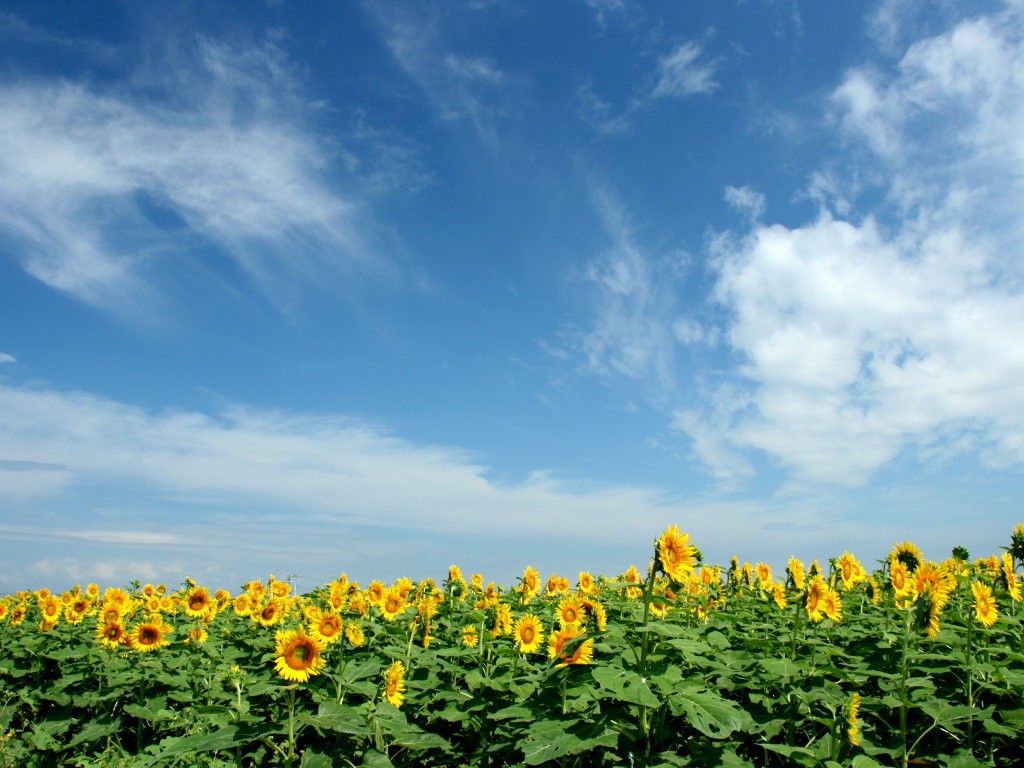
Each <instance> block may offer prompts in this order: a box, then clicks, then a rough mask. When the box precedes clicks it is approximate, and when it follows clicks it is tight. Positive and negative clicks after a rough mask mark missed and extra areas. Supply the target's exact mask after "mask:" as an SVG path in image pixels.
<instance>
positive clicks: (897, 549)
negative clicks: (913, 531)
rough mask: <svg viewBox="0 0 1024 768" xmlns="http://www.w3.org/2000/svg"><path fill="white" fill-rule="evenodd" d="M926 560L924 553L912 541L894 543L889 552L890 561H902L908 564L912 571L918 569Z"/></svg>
mask: <svg viewBox="0 0 1024 768" xmlns="http://www.w3.org/2000/svg"><path fill="white" fill-rule="evenodd" d="M923 560H924V553H923V552H921V550H920V548H919V547H918V546H917V545H916V544H914V543H913V542H912V541H901V542H900V543H899V544H895V545H893V548H892V552H890V553H889V562H890V564H891V563H893V562H900V563H903V564H904V565H905V566H907V569H908V570H909V571H911V572H913V571H915V570H917V567H918V565H920V564H921V562H922V561H923Z"/></svg>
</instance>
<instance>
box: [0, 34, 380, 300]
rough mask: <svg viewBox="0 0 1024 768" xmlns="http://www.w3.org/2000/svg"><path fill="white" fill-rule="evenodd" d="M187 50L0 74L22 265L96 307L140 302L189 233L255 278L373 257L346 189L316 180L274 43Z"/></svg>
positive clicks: (321, 270)
mask: <svg viewBox="0 0 1024 768" xmlns="http://www.w3.org/2000/svg"><path fill="white" fill-rule="evenodd" d="M194 53H195V57H194V59H191V60H180V61H174V62H168V64H169V66H167V67H166V68H165V69H164V70H162V74H161V75H159V76H156V75H149V76H147V75H145V74H144V73H137V76H136V79H135V80H134V81H129V82H121V83H117V84H114V85H110V86H106V87H102V88H101V87H99V86H96V85H93V84H90V83H86V82H74V81H67V80H64V81H44V80H29V79H24V78H22V79H15V80H11V79H8V80H7V81H6V82H5V84H3V85H2V86H0V101H3V103H4V110H3V113H2V115H0V227H2V228H3V229H6V230H7V231H8V232H9V233H11V234H13V235H14V236H15V237H16V238H18V240H19V242H20V245H21V248H22V251H21V253H22V256H21V258H22V263H23V264H24V266H25V268H26V269H27V270H28V271H29V272H31V273H32V274H33V275H34V276H36V277H37V278H39V279H40V280H42V281H44V282H46V283H47V284H49V285H51V286H53V287H55V288H57V289H60V290H63V291H66V292H68V293H70V294H72V295H74V296H76V297H78V298H80V299H83V300H85V301H88V302H91V303H94V304H97V305H101V306H110V305H115V306H116V305H118V304H120V303H124V302H129V301H131V300H132V297H133V296H134V297H136V301H137V303H138V304H145V303H146V301H147V300H148V299H147V298H145V295H144V294H143V297H142V298H141V299H140V298H138V297H139V293H140V292H141V291H142V290H143V289H144V288H145V282H144V279H143V278H142V276H141V275H142V273H143V271H144V269H145V268H146V265H147V262H148V261H149V260H151V259H156V258H161V257H163V254H165V253H167V252H169V251H170V252H172V253H173V251H174V250H175V249H176V248H180V247H182V243H184V242H191V243H192V244H194V240H191V241H189V238H194V237H196V236H198V237H200V238H202V239H205V240H206V241H208V242H210V243H212V244H214V245H216V246H219V247H221V248H223V249H224V250H225V251H226V252H227V253H228V254H230V255H231V256H232V257H233V258H234V259H236V260H237V261H238V263H239V264H240V265H241V266H242V267H244V268H245V269H246V270H247V271H248V273H249V274H250V275H251V276H253V277H254V278H256V279H257V280H260V281H261V282H262V284H263V286H264V288H265V289H266V290H267V291H268V292H272V291H273V290H274V285H275V280H281V279H282V278H286V279H287V278H292V279H294V278H296V277H311V276H313V275H314V274H315V275H318V276H320V277H321V278H322V277H324V276H325V275H330V274H332V273H338V272H343V271H348V270H351V269H370V270H372V269H376V268H379V267H380V266H381V264H380V261H379V259H378V258H377V257H376V256H374V255H373V250H372V248H371V247H370V245H369V244H368V237H367V235H368V233H367V231H366V230H365V227H364V226H363V225H360V224H357V221H358V220H359V218H358V214H359V212H360V207H359V204H358V201H357V200H356V199H354V198H348V199H346V198H343V197H342V196H340V195H339V194H337V193H336V192H335V191H334V190H332V189H331V188H330V187H329V186H328V185H327V183H326V182H325V173H326V170H327V166H328V162H329V153H328V151H327V149H326V145H325V144H324V142H323V141H322V140H321V139H320V137H319V136H318V135H316V134H315V133H314V132H312V131H311V130H309V129H308V128H307V127H306V119H307V117H308V116H309V115H310V114H311V113H312V111H313V110H314V109H315V107H314V106H313V105H312V104H310V103H308V102H306V101H304V100H303V98H302V96H301V95H300V92H299V91H300V89H299V87H298V86H297V84H296V82H295V80H294V79H293V78H292V76H291V74H290V72H289V65H288V62H287V61H286V60H285V59H284V57H283V55H282V54H281V53H280V52H279V51H278V50H277V49H275V48H274V47H273V46H271V45H266V46H264V47H262V48H255V49H247V50H241V49H234V48H231V47H229V46H226V45H224V44H221V43H217V42H214V41H210V40H200V41H198V43H197V44H196V46H195V49H194ZM154 94H155V95H154ZM154 211H155V212H157V218H156V219H155V218H154V213H153V212H154ZM161 216H162V217H163V218H164V219H166V221H163V222H161V221H158V219H159V218H160V217H161ZM182 224H184V227H185V228H184V229H183V228H182ZM299 246H301V247H299ZM296 253H303V254H304V256H303V258H302V259H297V258H296V257H295V254H296Z"/></svg>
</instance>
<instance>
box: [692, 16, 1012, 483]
mask: <svg viewBox="0 0 1024 768" xmlns="http://www.w3.org/2000/svg"><path fill="white" fill-rule="evenodd" d="M1021 22H1022V19H1021V15H1020V13H1019V11H1017V10H1015V9H1014V8H1013V7H1009V8H1008V9H1007V10H1005V11H1004V12H1002V13H1000V14H997V15H995V16H992V17H979V18H972V19H968V20H965V21H961V22H960V23H958V24H956V25H955V26H954V27H953V28H952V29H950V30H949V31H948V32H945V33H943V34H940V35H936V36H933V37H929V38H927V39H923V40H920V41H918V42H916V43H914V44H913V45H911V46H909V48H908V49H907V50H906V53H905V55H904V56H903V57H902V59H901V60H900V61H899V63H898V65H897V66H896V67H895V70H894V71H891V72H886V71H884V70H881V69H878V68H860V69H856V70H851V71H850V72H849V73H847V75H846V77H845V78H844V80H843V82H842V83H841V84H840V85H839V86H838V87H837V88H836V90H835V92H834V93H833V95H832V100H831V102H832V106H833V109H834V110H835V111H834V112H833V119H835V120H836V121H838V123H839V124H840V125H841V127H842V129H843V131H844V136H845V140H846V141H847V143H848V144H849V145H854V146H857V147H862V148H867V149H868V150H869V152H870V154H868V155H866V156H865V155H862V154H861V155H857V160H856V162H855V163H854V170H855V172H856V174H858V175H859V176H860V178H861V179H862V180H863V179H865V178H866V179H869V180H871V179H874V180H876V181H878V183H881V182H882V181H883V180H885V182H886V183H885V186H884V187H883V191H884V193H885V202H884V204H883V205H881V206H879V207H878V208H877V209H876V210H875V211H873V212H872V213H868V214H864V213H860V215H859V216H857V208H856V203H854V204H853V206H852V209H851V205H850V202H849V200H848V199H847V197H846V196H845V195H843V194H841V193H839V192H838V191H837V187H839V186H841V182H838V181H837V180H836V179H835V178H834V177H832V178H829V182H828V184H823V179H825V178H826V176H825V175H822V174H816V175H815V177H814V178H813V179H812V183H811V187H812V190H811V192H810V193H809V194H810V196H812V197H815V198H816V199H817V200H818V201H819V204H820V206H821V213H820V215H819V217H818V218H817V219H816V220H815V221H812V222H810V223H807V224H805V225H803V226H798V227H786V226H781V225H771V226H769V225H763V224H757V225H755V226H754V227H753V229H752V230H751V231H750V232H749V233H748V234H746V235H744V236H741V237H735V236H729V235H726V236H722V237H718V238H716V239H715V241H714V244H713V246H712V252H713V255H714V257H715V260H716V261H715V265H716V267H715V268H716V272H717V276H718V278H717V288H716V298H717V300H718V301H719V302H720V304H721V305H722V306H723V307H724V308H725V309H726V310H727V311H728V312H729V315H730V317H731V318H732V319H731V322H730V325H729V327H728V329H727V332H726V340H727V341H728V344H729V345H730V347H731V348H732V350H733V351H734V352H735V353H737V355H738V357H739V359H740V360H741V361H742V362H741V365H740V367H739V368H738V369H737V370H736V371H735V374H736V375H735V377H733V378H732V379H731V380H730V381H727V382H724V383H723V384H722V385H721V387H722V389H721V390H720V391H719V393H718V397H717V398H716V400H715V405H714V407H708V408H704V409H681V410H680V411H679V412H678V413H677V414H676V422H675V423H676V426H677V427H678V428H679V429H681V430H683V431H685V432H686V433H688V434H689V435H690V436H691V438H692V439H693V441H694V450H695V452H696V454H697V455H698V456H699V457H700V458H701V459H702V460H703V461H704V462H705V464H706V465H707V466H708V467H710V468H711V469H712V471H713V472H714V473H716V474H719V475H722V476H728V477H731V476H734V475H736V474H741V473H742V472H741V470H742V464H740V463H739V462H738V461H737V456H743V455H746V454H748V453H750V452H758V453H761V454H763V455H766V456H768V457H770V458H772V459H773V460H775V461H776V462H778V463H780V464H781V465H783V466H785V467H787V468H789V469H791V470H792V471H793V472H794V474H795V476H797V477H799V478H801V479H804V480H811V481H816V482H823V483H829V484H850V485H857V484H862V483H864V482H865V481H866V480H867V479H868V478H869V477H870V476H871V475H872V474H873V473H874V472H876V471H878V470H879V469H880V468H881V467H883V466H885V465H887V464H889V463H891V462H893V461H894V460H895V459H896V458H898V457H900V456H901V455H904V454H905V453H906V452H908V451H909V452H911V454H912V455H914V456H916V457H917V458H919V459H923V460H937V459H941V458H943V457H949V456H951V455H957V454H959V453H962V452H964V451H969V452H971V453H973V454H976V455H978V456H979V457H980V459H981V460H982V461H984V462H985V463H987V464H988V465H990V466H997V467H1016V468H1020V467H1021V465H1024V417H1022V416H1021V414H1022V413H1024V395H1022V394H1021V392H1022V390H1021V388H1020V387H1019V381H1020V380H1021V377H1022V376H1024V351H1022V350H1021V347H1020V344H1019V339H1020V338H1024V292H1022V285H1024V281H1022V278H1024V273H1022V270H1021V267H1020V265H1021V264H1022V263H1024V261H1022V259H1021V256H1022V254H1021V247H1020V242H1021V237H1020V235H1021V234H1022V224H1021V220H1020V216H1019V211H1020V210H1022V209H1024V140H1022V138H1021V137H1022V136H1024V106H1022V104H1021V101H1020V98H1019V94H1020V93H1021V92H1022V88H1024V79H1022V78H1024V75H1022V74H1021V73H1022V72H1024V58H1022V57H1024V46H1022V42H1024V34H1022V29H1024V24H1022V23H1021ZM732 197H733V198H735V201H736V202H739V201H740V198H741V197H742V196H741V195H739V194H738V193H735V194H733V195H732ZM830 202H838V203H840V204H839V205H835V206H831V207H832V208H833V209H832V210H830ZM835 209H838V210H835ZM1014 212H1017V213H1014ZM837 215H844V218H838V217H837ZM737 387H739V394H737ZM716 436H717V437H716Z"/></svg>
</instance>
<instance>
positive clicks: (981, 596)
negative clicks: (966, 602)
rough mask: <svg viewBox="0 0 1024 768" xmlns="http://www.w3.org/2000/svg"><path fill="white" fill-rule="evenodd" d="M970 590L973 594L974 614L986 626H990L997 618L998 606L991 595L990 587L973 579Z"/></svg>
mask: <svg viewBox="0 0 1024 768" xmlns="http://www.w3.org/2000/svg"><path fill="white" fill-rule="evenodd" d="M971 592H972V593H973V594H974V615H975V616H977V617H978V621H980V622H981V623H982V624H984V625H985V626H986V627H991V626H992V625H993V624H995V623H996V621H998V620H999V607H998V606H997V605H996V601H995V599H994V598H993V597H992V589H991V588H990V587H989V586H988V585H987V584H983V583H981V582H980V581H975V582H973V583H972V584H971Z"/></svg>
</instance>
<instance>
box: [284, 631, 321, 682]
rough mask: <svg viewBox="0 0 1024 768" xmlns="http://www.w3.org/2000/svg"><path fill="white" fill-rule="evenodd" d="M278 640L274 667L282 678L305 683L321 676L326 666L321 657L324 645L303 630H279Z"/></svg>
mask: <svg viewBox="0 0 1024 768" xmlns="http://www.w3.org/2000/svg"><path fill="white" fill-rule="evenodd" d="M276 639H277V658H276V659H275V660H274V667H275V668H276V669H277V673H278V674H279V675H280V676H281V677H283V678H284V679H285V680H288V681H290V682H293V683H304V682H306V681H307V680H309V678H310V677H311V676H313V675H318V674H320V670H322V669H323V668H324V665H325V664H326V662H325V661H324V658H323V656H322V655H321V653H322V652H323V650H324V645H323V643H321V642H320V641H319V640H317V639H316V638H313V637H310V636H309V635H307V634H306V633H305V631H304V630H302V629H294V630H291V631H287V632H286V631H283V630H279V631H278V633H277V635H276Z"/></svg>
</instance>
